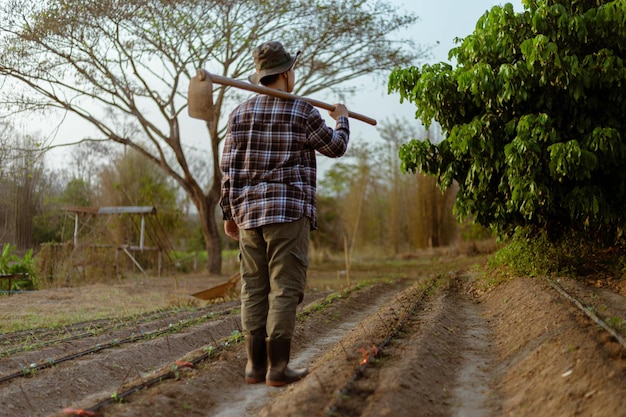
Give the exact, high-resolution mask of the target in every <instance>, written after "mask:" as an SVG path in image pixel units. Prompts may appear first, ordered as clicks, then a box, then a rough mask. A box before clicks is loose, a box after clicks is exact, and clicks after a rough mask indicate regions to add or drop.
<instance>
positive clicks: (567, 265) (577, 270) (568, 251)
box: [489, 229, 626, 277]
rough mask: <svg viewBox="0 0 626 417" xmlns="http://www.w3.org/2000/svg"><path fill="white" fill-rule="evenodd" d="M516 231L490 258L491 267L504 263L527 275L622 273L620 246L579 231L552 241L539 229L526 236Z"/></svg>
mask: <svg viewBox="0 0 626 417" xmlns="http://www.w3.org/2000/svg"><path fill="white" fill-rule="evenodd" d="M519 230H522V229H519ZM519 230H518V232H517V233H516V234H515V236H514V237H513V238H512V239H511V241H510V242H509V243H508V244H507V245H506V246H504V247H502V248H501V249H500V250H498V251H497V252H496V253H495V254H494V256H493V257H492V258H491V259H490V261H489V265H490V266H491V267H498V266H506V267H509V268H511V269H512V270H513V271H515V272H516V273H519V274H523V275H530V276H540V275H565V276H572V277H575V276H586V275H590V274H596V275H598V274H609V275H618V276H623V275H624V272H626V257H624V251H623V248H622V245H619V244H618V245H613V246H605V245H603V244H602V243H600V242H598V241H593V240H591V239H589V236H588V235H581V234H579V233H570V234H569V235H567V236H564V237H561V238H559V239H558V240H554V239H551V238H550V237H549V236H548V235H547V233H546V232H543V231H542V232H538V233H536V234H534V235H530V236H529V235H526V234H523V233H521V232H520V231H519Z"/></svg>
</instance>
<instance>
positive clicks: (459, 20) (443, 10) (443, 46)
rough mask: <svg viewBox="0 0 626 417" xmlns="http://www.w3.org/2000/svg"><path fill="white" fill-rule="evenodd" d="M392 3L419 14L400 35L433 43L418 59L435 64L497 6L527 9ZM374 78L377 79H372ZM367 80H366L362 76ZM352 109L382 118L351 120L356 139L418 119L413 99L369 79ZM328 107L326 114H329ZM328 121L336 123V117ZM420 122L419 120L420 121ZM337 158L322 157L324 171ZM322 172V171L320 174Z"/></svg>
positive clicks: (451, 2)
mask: <svg viewBox="0 0 626 417" xmlns="http://www.w3.org/2000/svg"><path fill="white" fill-rule="evenodd" d="M388 2H389V3H391V4H392V5H394V6H396V7H398V8H400V9H402V10H406V11H409V12H412V13H414V14H416V15H417V16H418V17H419V20H418V22H417V23H416V24H415V25H414V26H413V27H412V28H411V29H410V30H408V31H406V32H403V33H401V34H400V36H401V37H402V38H404V39H411V40H413V42H415V43H416V44H419V45H422V46H424V47H430V56H429V57H427V58H425V59H424V60H423V61H420V62H418V63H417V65H418V66H421V65H423V64H427V63H429V64H432V63H437V62H450V61H449V60H448V52H449V51H450V49H452V48H454V47H455V46H456V44H455V42H454V40H455V39H456V38H464V37H466V36H467V35H470V34H471V33H472V32H473V31H474V28H475V26H476V22H477V21H478V19H479V18H480V17H481V16H482V15H483V14H485V12H487V11H488V10H490V9H491V8H492V7H493V6H497V5H504V4H506V3H511V4H512V5H513V7H514V9H515V11H517V12H522V11H523V10H524V8H523V6H522V0H509V1H497V0H388ZM371 81H373V80H371ZM359 83H361V84H363V80H359ZM324 99H325V101H327V102H330V103H334V102H336V101H335V100H333V98H332V97H324ZM345 104H346V106H347V107H348V110H351V111H354V112H357V113H361V114H363V115H366V116H369V117H371V118H374V119H376V120H377V121H378V125H377V126H370V125H368V124H365V123H363V122H361V121H358V120H351V121H350V138H351V141H352V143H353V144H354V143H358V141H361V140H364V141H368V142H372V141H376V140H378V139H379V138H380V131H379V129H380V126H381V122H384V121H386V120H387V121H391V120H395V119H396V118H397V119H400V120H405V119H406V120H408V121H414V120H415V111H416V109H415V106H414V105H413V104H412V103H408V102H404V103H402V104H401V103H400V98H399V95H397V94H392V95H389V94H388V93H387V85H386V84H385V83H384V82H382V83H380V84H379V85H369V84H367V81H366V82H365V85H364V88H363V89H362V91H361V92H360V93H357V94H356V95H355V96H353V97H350V98H348V99H347V102H346V103H345ZM325 113H326V112H325V111H322V114H323V115H325ZM327 123H328V124H329V125H331V126H333V125H334V124H333V122H332V119H330V118H327ZM416 123H418V124H419V122H417V121H416ZM335 162H336V161H334V160H328V159H327V158H318V166H319V168H320V171H321V174H322V175H323V172H324V171H325V170H326V169H328V168H329V167H330V166H332V165H333V164H334V163H335ZM318 176H319V175H318Z"/></svg>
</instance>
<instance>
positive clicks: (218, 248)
mask: <svg viewBox="0 0 626 417" xmlns="http://www.w3.org/2000/svg"><path fill="white" fill-rule="evenodd" d="M192 199H193V202H194V204H195V206H196V208H197V209H198V215H199V217H200V225H201V226H202V235H203V236H204V244H205V247H206V251H207V271H208V272H209V274H221V273H222V245H221V242H220V235H219V230H218V227H217V224H218V222H217V220H216V218H215V209H216V208H217V203H218V200H217V199H216V198H214V197H213V198H212V197H211V193H209V195H206V196H205V195H203V193H202V192H201V191H200V190H196V193H194V194H193V196H192Z"/></svg>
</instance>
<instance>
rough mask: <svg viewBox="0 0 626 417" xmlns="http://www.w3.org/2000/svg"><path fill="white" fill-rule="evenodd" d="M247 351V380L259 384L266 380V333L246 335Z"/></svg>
mask: <svg viewBox="0 0 626 417" xmlns="http://www.w3.org/2000/svg"><path fill="white" fill-rule="evenodd" d="M246 353H247V355H248V363H247V364H246V382H247V383H248V384H258V383H259V382H263V381H265V374H266V373H267V348H266V344H265V334H263V333H261V334H256V335H251V336H246Z"/></svg>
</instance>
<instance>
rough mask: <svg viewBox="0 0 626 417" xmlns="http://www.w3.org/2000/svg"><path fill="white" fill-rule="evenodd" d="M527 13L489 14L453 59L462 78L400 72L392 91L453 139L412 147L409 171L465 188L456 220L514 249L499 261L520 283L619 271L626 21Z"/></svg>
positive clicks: (564, 10) (406, 159)
mask: <svg viewBox="0 0 626 417" xmlns="http://www.w3.org/2000/svg"><path fill="white" fill-rule="evenodd" d="M524 4H525V11H524V12H523V13H516V12H515V11H514V9H513V6H512V5H511V4H506V5H504V6H496V7H493V8H492V9H491V10H490V11H488V12H486V13H485V14H484V15H483V16H482V17H481V18H480V20H479V21H478V23H477V25H476V29H475V31H474V32H473V33H472V34H471V35H469V36H467V37H465V38H464V39H462V40H461V41H460V42H459V45H458V46H457V47H455V48H454V49H452V50H451V51H450V57H451V58H453V59H454V60H456V62H457V65H456V67H452V66H451V65H449V64H447V63H438V64H434V65H425V66H423V67H422V68H416V67H410V68H404V69H396V70H394V71H393V73H392V75H391V76H390V80H389V88H390V90H391V91H397V92H399V93H400V95H401V97H402V99H403V100H407V101H410V102H412V103H414V104H415V105H416V107H417V113H416V116H417V117H418V118H420V119H421V120H422V121H423V122H424V123H425V124H426V125H427V126H428V125H430V124H431V123H432V122H433V121H434V122H437V123H439V124H440V125H441V127H442V128H443V131H444V132H445V133H446V136H447V137H446V139H445V140H443V141H442V142H440V143H431V142H430V141H417V140H412V141H411V142H410V143H407V144H405V145H404V146H403V147H402V149H401V151H400V157H401V159H402V168H403V169H404V170H405V171H409V172H416V171H419V172H423V173H426V174H428V175H431V176H434V177H436V178H437V181H438V184H439V186H440V187H441V188H442V189H445V188H447V187H448V186H450V185H451V184H453V183H457V184H458V185H459V192H458V194H457V200H456V205H455V208H456V210H457V213H458V214H459V215H460V216H461V217H462V218H464V217H472V218H474V219H475V220H476V222H477V223H479V224H481V225H483V226H485V227H490V228H492V229H493V230H494V231H496V232H497V233H498V235H499V236H500V237H502V238H511V237H514V240H513V243H512V247H510V248H508V249H504V250H503V251H502V252H501V253H500V254H499V255H498V259H500V260H502V259H504V258H508V260H509V261H510V262H512V263H513V264H514V265H515V267H516V268H518V269H519V270H520V271H526V272H529V273H532V274H539V273H546V272H557V271H558V272H580V271H582V270H585V269H589V266H587V267H586V266H585V263H588V262H589V261H590V260H591V261H592V262H591V263H592V265H593V267H596V266H598V265H600V264H601V263H600V262H599V261H606V262H608V263H609V264H611V263H612V262H615V259H616V258H615V257H614V256H606V255H609V254H608V253H607V252H608V251H610V248H617V249H616V250H617V251H621V252H623V245H624V236H623V231H624V227H625V226H626V210H624V207H626V170H624V169H623V167H624V166H625V165H626V140H625V139H624V137H623V134H624V133H623V132H625V131H626V119H625V118H624V113H625V112H626V95H625V94H624V89H623V82H624V79H625V77H626V66H625V64H624V61H623V59H622V57H624V55H625V54H626V26H625V25H624V24H623V22H624V19H625V18H626V9H625V8H624V6H623V2H621V1H578V2H571V1H565V0H554V1H547V0H526V1H524ZM579 256H585V258H580V257H579ZM590 257H591V258H590ZM617 259H618V262H619V256H618V257H617Z"/></svg>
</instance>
